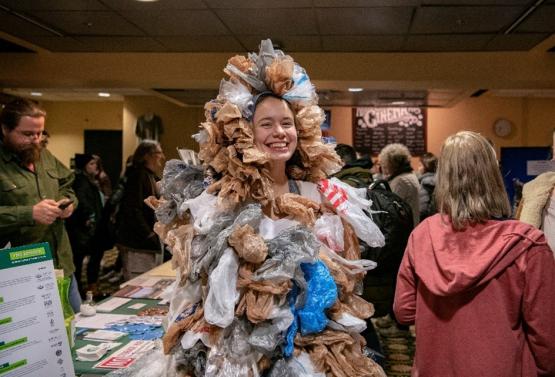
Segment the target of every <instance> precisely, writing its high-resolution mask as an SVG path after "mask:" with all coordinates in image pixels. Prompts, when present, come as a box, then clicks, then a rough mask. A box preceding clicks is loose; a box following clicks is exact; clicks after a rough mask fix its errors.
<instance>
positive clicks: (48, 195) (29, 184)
mask: <svg viewBox="0 0 555 377" xmlns="http://www.w3.org/2000/svg"><path fill="white" fill-rule="evenodd" d="M45 117H46V113H45V112H44V110H42V109H41V108H40V107H39V106H38V105H37V104H36V103H34V102H33V101H30V100H27V99H15V100H13V101H11V102H10V103H8V104H7V105H6V106H5V107H4V109H3V110H2V112H1V113H0V125H1V128H2V132H1V140H0V248H2V247H5V245H8V244H9V245H11V246H12V247H14V246H20V245H26V244H31V243H37V242H48V243H49V244H50V248H51V249H52V254H53V258H54V265H55V267H56V268H60V269H63V270H64V275H65V276H68V277H71V279H72V282H71V285H70V294H69V299H70V303H71V306H72V307H73V310H74V311H75V312H78V311H79V306H80V304H81V298H80V296H79V292H78V290H77V284H76V281H75V277H74V276H73V273H74V271H75V267H74V265H73V256H72V252H71V246H70V243H69V238H68V236H67V233H66V230H65V227H64V221H63V220H64V219H66V218H68V217H69V216H70V215H71V213H72V212H73V210H74V208H75V205H76V202H77V199H76V197H75V193H74V192H73V189H72V188H71V184H72V182H73V179H74V176H73V172H72V171H71V170H69V169H68V168H67V167H65V166H64V165H63V164H62V163H61V162H60V161H58V159H56V158H55V157H54V156H53V155H52V154H51V153H50V152H49V151H48V150H47V149H46V148H43V147H42V145H41V140H42V133H43V131H44V120H45ZM72 203H73V204H72Z"/></svg>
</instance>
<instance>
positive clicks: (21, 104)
mask: <svg viewBox="0 0 555 377" xmlns="http://www.w3.org/2000/svg"><path fill="white" fill-rule="evenodd" d="M24 116H28V117H31V118H39V117H46V111H44V110H43V109H42V108H41V107H40V106H39V105H38V103H36V102H35V101H31V100H29V99H26V98H16V99H14V100H12V101H10V102H8V103H7V104H6V105H5V106H4V108H3V109H2V112H1V113H0V125H1V126H2V127H6V128H7V129H8V130H9V131H11V130H13V129H14V128H16V127H17V125H18V124H19V121H20V120H21V118H23V117H24ZM0 135H2V133H0Z"/></svg>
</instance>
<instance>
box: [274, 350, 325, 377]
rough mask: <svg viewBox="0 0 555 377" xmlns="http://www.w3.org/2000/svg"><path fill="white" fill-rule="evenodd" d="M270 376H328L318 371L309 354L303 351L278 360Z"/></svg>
mask: <svg viewBox="0 0 555 377" xmlns="http://www.w3.org/2000/svg"><path fill="white" fill-rule="evenodd" d="M268 377H326V375H325V374H324V373H319V372H316V371H315V370H314V365H313V364H312V361H311V360H310V357H309V356H308V354H307V353H306V352H301V353H299V355H298V356H293V357H291V358H289V359H280V360H278V361H276V362H275V363H274V366H273V367H272V370H271V371H270V373H269V374H268Z"/></svg>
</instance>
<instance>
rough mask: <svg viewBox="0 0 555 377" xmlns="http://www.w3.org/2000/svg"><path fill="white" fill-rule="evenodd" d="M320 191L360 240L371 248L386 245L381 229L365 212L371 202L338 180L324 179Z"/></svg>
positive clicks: (319, 183)
mask: <svg viewBox="0 0 555 377" xmlns="http://www.w3.org/2000/svg"><path fill="white" fill-rule="evenodd" d="M318 190H319V191H320V193H321V194H322V195H323V196H324V198H325V199H326V200H327V201H328V202H329V203H330V204H331V205H332V206H333V207H334V208H335V209H336V211H337V214H338V215H339V216H341V217H342V218H344V219H345V220H347V221H348V222H349V224H351V225H352V227H353V229H354V231H355V233H356V235H357V237H358V238H360V239H361V240H363V241H364V242H366V243H367V244H368V246H371V247H382V246H384V245H385V237H384V235H383V233H382V232H381V230H380V228H378V226H377V225H376V224H375V223H374V222H373V221H372V219H371V218H370V217H369V216H368V215H367V214H366V213H365V212H364V209H369V208H370V205H371V203H372V202H371V201H369V200H367V199H365V198H363V197H361V196H360V192H359V191H358V190H357V189H355V188H353V187H352V186H349V185H348V184H346V183H343V182H341V181H340V180H338V179H337V178H330V179H322V180H321V181H320V182H318Z"/></svg>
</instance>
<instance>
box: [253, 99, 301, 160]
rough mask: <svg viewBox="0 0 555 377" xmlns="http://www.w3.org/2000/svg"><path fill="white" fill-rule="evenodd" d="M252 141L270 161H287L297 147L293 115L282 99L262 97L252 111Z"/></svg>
mask: <svg viewBox="0 0 555 377" xmlns="http://www.w3.org/2000/svg"><path fill="white" fill-rule="evenodd" d="M253 126H254V143H255V145H256V146H257V148H258V149H260V150H261V151H263V152H266V153H267V154H268V155H269V156H270V159H271V160H272V161H288V160H289V159H290V158H291V156H293V153H294V152H295V149H296V148H297V129H296V128H295V117H294V115H293V112H292V111H291V109H290V108H289V106H288V105H287V103H286V102H285V101H284V100H281V99H279V98H275V97H266V98H264V99H263V100H262V101H261V102H260V103H259V104H258V106H256V110H255V111H254V117H253Z"/></svg>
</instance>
